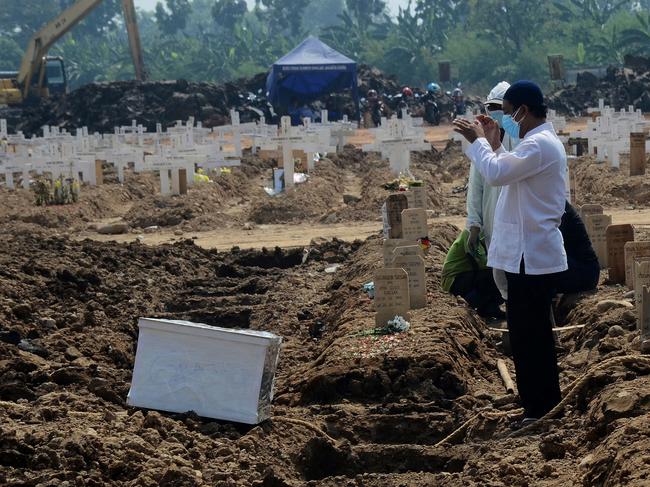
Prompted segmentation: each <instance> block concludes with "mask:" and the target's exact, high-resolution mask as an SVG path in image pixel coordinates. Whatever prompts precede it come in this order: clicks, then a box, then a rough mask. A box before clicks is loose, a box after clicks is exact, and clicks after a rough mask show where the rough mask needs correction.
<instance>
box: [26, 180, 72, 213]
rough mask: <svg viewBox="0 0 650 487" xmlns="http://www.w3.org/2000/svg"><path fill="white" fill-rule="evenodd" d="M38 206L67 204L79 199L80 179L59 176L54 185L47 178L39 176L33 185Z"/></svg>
mask: <svg viewBox="0 0 650 487" xmlns="http://www.w3.org/2000/svg"><path fill="white" fill-rule="evenodd" d="M32 190H33V191H34V196H35V203H36V205H37V206H46V205H66V204H70V203H76V202H77V201H78V200H79V181H77V180H75V179H71V178H67V179H64V178H63V176H59V177H58V178H57V179H56V180H55V181H54V185H52V184H50V182H49V181H48V180H46V179H43V178H39V179H37V180H36V182H35V183H34V185H33V186H32Z"/></svg>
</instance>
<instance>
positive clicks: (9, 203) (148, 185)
mask: <svg viewBox="0 0 650 487" xmlns="http://www.w3.org/2000/svg"><path fill="white" fill-rule="evenodd" d="M109 167H110V169H109ZM111 171H112V172H111ZM105 174H106V178H105V181H106V183H107V184H104V185H101V186H97V187H89V186H84V187H83V188H82V190H81V192H80V197H79V201H78V202H77V203H74V204H69V205H53V206H46V207H42V206H36V204H35V198H34V193H33V192H32V191H27V190H22V189H18V190H15V191H12V190H8V189H6V188H3V189H0V201H1V202H2V204H1V205H0V233H8V234H13V233H14V231H15V229H16V226H17V225H18V226H20V225H25V226H26V227H29V228H31V229H32V231H35V232H40V231H48V230H49V231H51V232H62V231H65V232H68V233H75V232H79V231H82V230H84V229H86V227H87V226H88V224H89V222H91V221H95V220H101V219H108V218H114V217H116V216H121V214H122V213H123V211H124V208H125V207H126V208H128V207H129V206H130V205H132V204H134V203H136V202H138V201H141V200H142V199H143V198H147V197H148V196H150V195H152V194H153V193H154V192H155V191H156V186H158V182H157V181H156V178H155V177H154V175H153V174H138V175H135V174H132V173H128V177H127V179H126V181H125V184H123V185H120V184H118V183H117V175H116V174H115V172H114V170H112V166H108V167H105Z"/></svg>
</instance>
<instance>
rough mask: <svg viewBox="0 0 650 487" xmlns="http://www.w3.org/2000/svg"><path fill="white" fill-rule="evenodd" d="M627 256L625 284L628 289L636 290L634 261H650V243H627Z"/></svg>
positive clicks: (625, 251) (624, 252)
mask: <svg viewBox="0 0 650 487" xmlns="http://www.w3.org/2000/svg"><path fill="white" fill-rule="evenodd" d="M623 248H624V251H623V254H624V255H625V284H626V285H627V287H628V289H634V260H635V259H643V258H645V257H647V258H648V259H650V241H645V242H627V243H626V244H625V245H624V247H623Z"/></svg>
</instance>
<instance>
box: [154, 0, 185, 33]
mask: <svg viewBox="0 0 650 487" xmlns="http://www.w3.org/2000/svg"><path fill="white" fill-rule="evenodd" d="M191 11H192V5H191V3H190V0H165V6H163V4H162V2H158V3H157V4H156V22H157V23H158V26H159V27H160V30H161V31H162V32H163V33H165V34H175V33H176V32H178V31H179V30H183V29H185V26H186V25H187V18H188V17H189V15H190V12H191Z"/></svg>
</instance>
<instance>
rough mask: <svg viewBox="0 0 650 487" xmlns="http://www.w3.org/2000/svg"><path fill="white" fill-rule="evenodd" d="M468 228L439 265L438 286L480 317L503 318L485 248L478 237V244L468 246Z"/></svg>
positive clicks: (499, 296) (501, 299)
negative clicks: (440, 275)
mask: <svg viewBox="0 0 650 487" xmlns="http://www.w3.org/2000/svg"><path fill="white" fill-rule="evenodd" d="M468 239H469V231H468V230H463V232H462V233H461V234H460V236H459V237H458V238H457V239H456V240H455V241H454V243H453V244H452V245H451V247H450V248H449V252H448V253H447V257H446V258H445V263H444V265H443V267H442V279H441V285H442V289H443V290H444V291H446V292H448V293H451V294H453V295H455V296H460V297H462V298H463V299H464V300H465V301H467V303H468V304H469V305H470V306H471V307H472V308H474V309H475V310H476V311H477V312H478V314H479V315H480V316H481V317H483V318H497V319H504V318H505V313H503V311H501V309H500V308H499V306H500V305H501V304H502V303H503V298H502V297H501V293H499V290H498V289H497V286H496V284H495V283H494V278H493V277H492V269H491V268H489V267H488V266H487V250H486V247H485V242H484V240H483V239H482V238H481V239H480V245H478V246H477V247H474V248H472V249H470V246H469V245H468Z"/></svg>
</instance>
